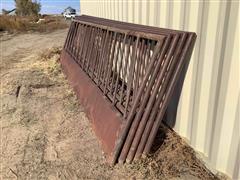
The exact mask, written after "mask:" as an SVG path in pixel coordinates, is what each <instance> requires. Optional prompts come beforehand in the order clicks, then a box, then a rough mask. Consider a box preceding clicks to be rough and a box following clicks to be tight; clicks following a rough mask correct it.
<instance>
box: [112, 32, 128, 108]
mask: <svg viewBox="0 0 240 180" xmlns="http://www.w3.org/2000/svg"><path fill="white" fill-rule="evenodd" d="M126 38H127V34H124V39H123V45H122V49H121V51H122V53H121V55H120V56H121V57H120V64H119V71H118V72H117V80H116V83H115V89H114V93H113V102H112V103H113V104H115V103H116V93H117V88H118V82H119V76H120V72H121V69H122V61H123V53H124V49H125V48H124V47H125V43H126Z"/></svg>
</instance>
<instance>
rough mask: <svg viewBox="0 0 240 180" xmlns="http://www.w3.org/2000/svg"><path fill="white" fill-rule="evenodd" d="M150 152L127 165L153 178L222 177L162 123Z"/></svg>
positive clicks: (210, 178) (210, 179)
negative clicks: (212, 170)
mask: <svg viewBox="0 0 240 180" xmlns="http://www.w3.org/2000/svg"><path fill="white" fill-rule="evenodd" d="M153 151H154V152H152V154H151V155H150V156H149V157H145V158H143V159H141V160H138V161H134V163H133V164H129V165H128V166H129V167H130V168H131V169H134V170H136V171H138V172H140V173H141V174H142V175H143V177H151V178H153V179H171V178H176V177H179V178H183V177H186V178H190V176H192V177H194V178H197V179H208V180H215V179H224V178H223V177H219V175H215V174H213V173H212V172H211V171H210V170H209V169H208V168H207V167H206V166H205V164H204V163H203V162H202V161H201V160H200V159H199V158H197V155H196V153H195V151H194V150H193V149H192V148H191V147H190V146H189V145H188V144H187V143H186V142H185V141H184V140H183V139H182V138H181V137H179V136H178V135H177V134H176V133H175V132H174V131H172V130H170V129H169V128H168V127H166V126H164V125H162V126H161V128H160V129H159V133H158V137H157V138H156V140H155V147H153Z"/></svg>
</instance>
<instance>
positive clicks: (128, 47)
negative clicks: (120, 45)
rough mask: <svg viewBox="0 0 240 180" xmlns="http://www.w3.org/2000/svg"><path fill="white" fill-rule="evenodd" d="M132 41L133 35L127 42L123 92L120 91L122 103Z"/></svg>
mask: <svg viewBox="0 0 240 180" xmlns="http://www.w3.org/2000/svg"><path fill="white" fill-rule="evenodd" d="M131 42H132V36H130V38H129V43H127V52H126V56H125V58H124V59H125V67H124V68H123V70H124V71H123V83H122V87H121V93H120V104H122V101H123V90H124V85H125V79H126V76H127V67H128V62H129V52H130V46H131Z"/></svg>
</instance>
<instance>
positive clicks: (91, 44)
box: [85, 27, 96, 76]
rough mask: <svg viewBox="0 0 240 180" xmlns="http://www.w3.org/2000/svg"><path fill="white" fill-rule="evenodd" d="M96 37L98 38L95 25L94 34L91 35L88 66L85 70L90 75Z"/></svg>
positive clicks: (87, 59)
mask: <svg viewBox="0 0 240 180" xmlns="http://www.w3.org/2000/svg"><path fill="white" fill-rule="evenodd" d="M95 38H96V28H95V27H93V30H92V36H91V40H90V41H91V42H90V47H89V49H90V51H89V53H88V55H87V57H86V61H87V65H86V68H85V70H86V72H87V73H88V74H89V76H90V70H89V66H90V63H91V61H92V58H91V57H92V51H93V49H94V40H95Z"/></svg>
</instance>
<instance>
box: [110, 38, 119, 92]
mask: <svg viewBox="0 0 240 180" xmlns="http://www.w3.org/2000/svg"><path fill="white" fill-rule="evenodd" d="M121 39H122V35H121V34H120V35H119V40H118V42H117V49H116V50H117V51H116V55H115V56H114V59H113V62H114V60H115V62H114V70H113V75H112V83H111V89H110V92H111V93H113V89H114V79H115V76H116V75H115V73H117V63H118V54H119V50H120V48H121Z"/></svg>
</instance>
